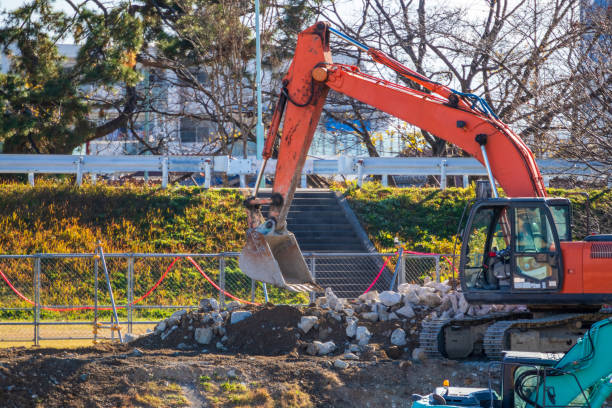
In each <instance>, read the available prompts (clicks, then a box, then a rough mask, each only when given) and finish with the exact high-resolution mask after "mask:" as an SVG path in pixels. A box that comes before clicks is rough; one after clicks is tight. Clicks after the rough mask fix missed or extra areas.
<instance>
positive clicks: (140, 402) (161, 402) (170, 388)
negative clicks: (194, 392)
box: [133, 381, 189, 408]
mask: <svg viewBox="0 0 612 408" xmlns="http://www.w3.org/2000/svg"><path fill="white" fill-rule="evenodd" d="M145 390H146V391H144V392H141V393H139V394H137V395H136V396H134V398H133V400H134V404H135V406H138V407H147V408H149V407H151V408H173V407H186V406H189V401H188V400H187V398H185V396H184V395H183V390H182V389H181V386H180V385H178V384H174V383H156V382H153V381H149V382H148V383H146V384H145Z"/></svg>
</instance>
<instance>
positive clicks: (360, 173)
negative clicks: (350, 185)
mask: <svg viewBox="0 0 612 408" xmlns="http://www.w3.org/2000/svg"><path fill="white" fill-rule="evenodd" d="M362 184H363V160H357V185H358V186H359V187H361V185H362Z"/></svg>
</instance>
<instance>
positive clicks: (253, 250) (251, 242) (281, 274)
mask: <svg viewBox="0 0 612 408" xmlns="http://www.w3.org/2000/svg"><path fill="white" fill-rule="evenodd" d="M239 265H240V269H241V270H242V272H244V273H245V274H246V275H247V276H248V277H250V278H251V279H254V280H257V281H261V282H265V283H270V284H272V285H275V286H278V287H281V288H285V289H289V290H291V291H294V292H312V291H315V292H322V291H323V289H322V288H321V287H320V286H319V285H317V284H316V283H315V282H314V279H313V277H312V275H311V274H310V271H309V270H308V266H307V265H306V261H305V260H304V257H303V256H302V252H301V251H300V247H299V246H298V244H297V241H296V240H295V236H294V235H293V234H292V233H290V232H288V233H286V234H281V235H271V234H270V235H264V234H262V233H260V232H259V231H256V230H254V229H249V230H248V231H247V240H246V245H245V247H244V249H243V250H242V252H240V258H239Z"/></svg>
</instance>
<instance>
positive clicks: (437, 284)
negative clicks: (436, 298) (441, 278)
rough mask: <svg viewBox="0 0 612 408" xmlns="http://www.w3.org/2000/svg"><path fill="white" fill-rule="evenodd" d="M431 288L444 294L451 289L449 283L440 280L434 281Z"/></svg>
mask: <svg viewBox="0 0 612 408" xmlns="http://www.w3.org/2000/svg"><path fill="white" fill-rule="evenodd" d="M433 288H434V289H435V290H437V291H438V292H440V293H441V294H442V295H446V294H447V293H448V292H450V290H451V287H450V286H449V285H447V284H444V283H440V282H434V284H433Z"/></svg>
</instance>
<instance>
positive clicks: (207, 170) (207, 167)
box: [204, 159, 212, 189]
mask: <svg viewBox="0 0 612 408" xmlns="http://www.w3.org/2000/svg"><path fill="white" fill-rule="evenodd" d="M211 164H212V163H211V160H210V159H206V160H204V188H205V189H209V188H210V184H211V183H210V182H211V180H210V179H211V177H212V169H211V167H212V166H211Z"/></svg>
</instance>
